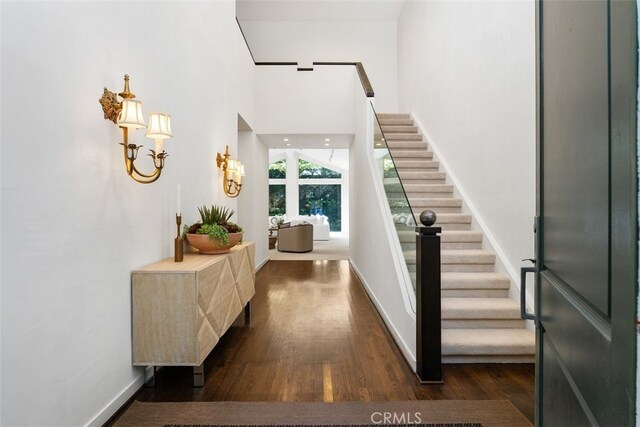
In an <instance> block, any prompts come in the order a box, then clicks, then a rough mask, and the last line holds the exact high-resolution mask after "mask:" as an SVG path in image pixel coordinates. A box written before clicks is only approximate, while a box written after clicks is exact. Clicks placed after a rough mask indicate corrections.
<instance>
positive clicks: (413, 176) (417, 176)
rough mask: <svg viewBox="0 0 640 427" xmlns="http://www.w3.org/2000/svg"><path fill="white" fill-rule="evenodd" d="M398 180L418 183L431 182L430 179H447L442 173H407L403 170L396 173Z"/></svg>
mask: <svg viewBox="0 0 640 427" xmlns="http://www.w3.org/2000/svg"><path fill="white" fill-rule="evenodd" d="M398 173H399V175H400V179H402V181H405V180H406V181H420V180H425V179H426V180H432V179H447V174H446V173H444V172H418V173H415V172H414V173H407V172H405V171H404V170H402V171H398Z"/></svg>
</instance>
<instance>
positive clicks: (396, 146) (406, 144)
mask: <svg viewBox="0 0 640 427" xmlns="http://www.w3.org/2000/svg"><path fill="white" fill-rule="evenodd" d="M387 146H388V147H389V148H390V149H391V154H393V155H395V154H396V151H398V150H420V151H427V149H428V148H429V147H428V145H427V143H426V142H424V141H398V140H388V141H387Z"/></svg>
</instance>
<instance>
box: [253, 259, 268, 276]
mask: <svg viewBox="0 0 640 427" xmlns="http://www.w3.org/2000/svg"><path fill="white" fill-rule="evenodd" d="M268 262H269V257H268V256H267V257H266V258H265V259H263V260H262V262H260V264H258V265H257V266H256V269H255V272H256V273H257V272H258V271H260V270H262V267H264V266H265V265H266V264H267V263H268Z"/></svg>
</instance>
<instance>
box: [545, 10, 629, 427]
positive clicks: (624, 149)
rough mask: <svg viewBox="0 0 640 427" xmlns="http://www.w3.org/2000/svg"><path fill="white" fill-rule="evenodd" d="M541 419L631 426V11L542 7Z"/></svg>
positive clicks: (563, 423) (570, 423)
mask: <svg viewBox="0 0 640 427" xmlns="http://www.w3.org/2000/svg"><path fill="white" fill-rule="evenodd" d="M537 21H538V42H539V44H538V49H539V56H538V58H539V74H538V76H539V102H538V107H539V116H538V119H539V120H538V123H539V129H538V131H539V133H538V135H539V139H538V216H539V223H538V230H537V233H539V235H538V236H537V239H536V240H537V242H538V247H537V258H538V267H539V272H538V274H537V277H536V302H537V310H538V316H539V324H538V333H537V338H538V341H537V351H538V352H537V357H538V365H537V369H538V372H537V381H538V383H537V387H538V388H537V390H538V402H537V408H538V413H537V417H538V418H537V421H538V425H544V426H562V427H565V426H596V425H599V426H632V425H635V415H634V414H635V403H636V399H635V369H636V350H635V346H636V327H635V325H636V321H635V319H636V294H637V290H636V289H637V265H638V264H637V259H638V257H637V243H638V232H637V225H636V224H637V209H636V207H637V183H636V182H637V179H636V162H637V155H636V145H637V144H636V122H637V117H636V90H637V71H636V64H637V62H636V61H637V53H636V52H637V17H636V5H635V2H625V1H611V2H606V1H557V0H549V1H547V0H542V1H540V2H539V3H538V5H537Z"/></svg>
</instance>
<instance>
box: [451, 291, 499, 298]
mask: <svg viewBox="0 0 640 427" xmlns="http://www.w3.org/2000/svg"><path fill="white" fill-rule="evenodd" d="M441 293H442V298H507V297H508V296H509V290H504V289H442V290H441Z"/></svg>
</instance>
